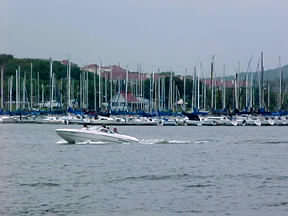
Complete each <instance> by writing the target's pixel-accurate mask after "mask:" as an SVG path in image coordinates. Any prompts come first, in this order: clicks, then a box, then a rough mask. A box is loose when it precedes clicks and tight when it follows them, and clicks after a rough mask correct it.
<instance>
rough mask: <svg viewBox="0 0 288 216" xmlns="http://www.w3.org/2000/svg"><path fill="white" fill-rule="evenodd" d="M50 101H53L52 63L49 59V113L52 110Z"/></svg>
mask: <svg viewBox="0 0 288 216" xmlns="http://www.w3.org/2000/svg"><path fill="white" fill-rule="evenodd" d="M52 100H53V62H52V59H51V58H50V111H51V110H52Z"/></svg>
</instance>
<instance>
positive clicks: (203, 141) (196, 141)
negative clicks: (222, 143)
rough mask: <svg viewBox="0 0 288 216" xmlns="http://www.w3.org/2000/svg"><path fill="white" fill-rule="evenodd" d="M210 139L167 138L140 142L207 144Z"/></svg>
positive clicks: (141, 141)
mask: <svg viewBox="0 0 288 216" xmlns="http://www.w3.org/2000/svg"><path fill="white" fill-rule="evenodd" d="M208 142H209V141H208V140H195V141H192V140H167V139H144V140H140V142H139V144H145V145H153V144H154V145H155V144H205V143H208Z"/></svg>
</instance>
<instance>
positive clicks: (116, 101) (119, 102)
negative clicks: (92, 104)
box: [112, 92, 149, 111]
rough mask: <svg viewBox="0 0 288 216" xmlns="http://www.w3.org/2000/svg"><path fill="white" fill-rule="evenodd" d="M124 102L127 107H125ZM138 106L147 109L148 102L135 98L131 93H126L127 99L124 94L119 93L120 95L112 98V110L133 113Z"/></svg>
mask: <svg viewBox="0 0 288 216" xmlns="http://www.w3.org/2000/svg"><path fill="white" fill-rule="evenodd" d="M126 101H127V105H128V107H126ZM140 104H142V105H143V106H144V107H145V108H147V107H148V105H149V102H148V100H146V99H144V98H141V97H138V98H137V97H135V95H133V94H132V93H131V92H128V93H127V98H126V94H125V92H121V93H120V94H117V95H115V96H114V97H113V98H112V110H116V111H118V110H125V111H126V110H128V111H135V110H137V107H140Z"/></svg>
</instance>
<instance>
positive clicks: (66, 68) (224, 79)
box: [0, 52, 288, 126]
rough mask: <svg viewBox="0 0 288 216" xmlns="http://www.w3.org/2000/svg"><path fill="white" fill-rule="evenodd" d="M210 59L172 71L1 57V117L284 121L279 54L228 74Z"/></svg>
mask: <svg viewBox="0 0 288 216" xmlns="http://www.w3.org/2000/svg"><path fill="white" fill-rule="evenodd" d="M216 63H217V62H216V58H215V56H213V57H212V58H211V61H210V62H209V63H206V64H204V63H199V64H198V65H195V66H194V67H193V68H192V69H191V68H190V69H188V68H187V69H185V70H184V71H183V73H181V74H176V73H175V72H173V71H164V72H163V71H161V70H160V68H156V67H153V68H152V69H151V71H149V72H147V71H144V67H143V66H142V65H137V69H136V71H131V70H129V68H128V66H125V67H123V66H120V65H112V66H105V65H102V64H98V65H97V64H92V65H88V66H85V67H82V68H80V67H78V65H76V64H74V63H73V62H71V61H70V60H63V61H56V60H54V61H53V59H52V58H50V59H48V60H41V59H40V60H39V59H15V58H14V57H13V56H11V55H0V67H1V86H0V87H1V91H0V96H1V103H0V114H1V115H0V122H1V123H38V124H43V123H52V124H91V125H98V124H99V125H101V124H107V125H147V126H152V125H163V126H177V125H181V126H183V125H193V126H217V125H225V126H244V125H249V126H250V125H254V126H276V125H277V126H285V125H288V112H287V111H286V110H288V103H287V96H288V94H287V93H288V92H287V88H286V86H285V78H286V77H285V76H284V74H285V72H286V70H287V66H282V65H281V59H280V57H279V63H278V65H279V67H277V69H274V70H273V72H270V73H269V71H264V55H263V52H262V53H261V54H260V56H259V57H258V58H257V59H256V60H255V59H253V58H251V59H249V61H248V64H247V67H245V69H243V68H242V67H241V64H240V63H238V65H237V66H236V68H233V70H232V72H233V73H231V69H230V70H229V68H228V66H227V65H223V66H221V67H220V66H219V65H218V66H217V68H216V66H215V65H216ZM253 65H254V66H253ZM255 65H256V66H255ZM243 71H245V72H243ZM251 71H254V72H251ZM272 73H273V75H274V76H273V77H272V78H271V74H272ZM275 73H277V75H275ZM231 74H234V75H231ZM286 81H287V80H286Z"/></svg>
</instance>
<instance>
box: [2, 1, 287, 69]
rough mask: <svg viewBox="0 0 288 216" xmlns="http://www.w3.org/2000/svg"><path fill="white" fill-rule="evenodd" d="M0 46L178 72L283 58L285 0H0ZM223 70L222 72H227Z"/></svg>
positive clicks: (23, 53) (27, 53)
mask: <svg viewBox="0 0 288 216" xmlns="http://www.w3.org/2000/svg"><path fill="white" fill-rule="evenodd" d="M0 3H1V7H0V29H1V31H0V41H1V46H0V53H10V54H14V55H15V56H16V57H39V58H49V57H50V56H51V57H52V58H54V59H65V58H70V59H72V61H74V62H75V63H78V64H80V65H85V64H90V63H99V61H100V60H101V61H102V62H103V63H104V64H118V63H120V64H121V65H124V66H125V65H129V68H130V69H136V65H137V64H143V65H144V68H145V71H147V72H148V71H151V70H152V67H160V68H161V69H163V70H167V69H172V70H175V71H178V72H181V71H184V68H186V67H187V68H188V69H189V70H191V68H192V67H193V65H195V64H197V65H199V63H200V62H202V63H203V67H204V69H205V70H207V69H208V64H209V61H210V59H211V57H212V56H213V55H215V56H216V69H217V73H221V69H222V67H223V64H224V63H225V64H227V67H228V69H227V70H228V71H229V72H230V73H231V72H235V70H236V68H237V65H238V62H239V61H240V64H241V67H242V68H243V70H246V67H247V63H248V60H249V58H251V57H252V56H253V57H254V61H253V64H252V69H254V70H255V68H256V64H257V61H258V60H257V59H258V56H259V55H260V52H261V50H263V51H264V56H265V68H274V67H276V66H277V65H278V56H281V58H282V63H283V64H285V63H287V62H288V43H287V38H288V34H287V33H288V28H287V20H288V19H287V13H288V1H287V0H237V1H235V0H201V1H193V0H142V1H140V0H105V1H100V0H81V1H72V0H70V1H69V0H49V1H44V0H25V1H24V0H0ZM227 73H228V72H227Z"/></svg>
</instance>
